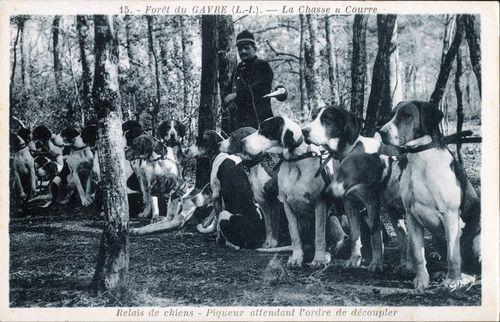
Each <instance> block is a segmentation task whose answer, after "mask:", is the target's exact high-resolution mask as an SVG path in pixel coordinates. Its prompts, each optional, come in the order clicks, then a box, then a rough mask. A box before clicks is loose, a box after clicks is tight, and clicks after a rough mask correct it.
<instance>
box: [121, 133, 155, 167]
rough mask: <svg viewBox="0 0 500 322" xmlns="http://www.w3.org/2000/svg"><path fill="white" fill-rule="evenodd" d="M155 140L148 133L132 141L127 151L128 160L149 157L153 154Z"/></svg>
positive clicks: (126, 157)
mask: <svg viewBox="0 0 500 322" xmlns="http://www.w3.org/2000/svg"><path fill="white" fill-rule="evenodd" d="M154 148H155V142H154V141H153V138H151V137H150V136H149V135H147V134H142V135H139V136H138V137H136V138H135V139H134V140H133V141H132V145H131V146H130V148H129V149H127V151H125V159H127V160H128V161H131V160H136V159H143V160H144V159H147V158H149V157H150V156H151V155H152V154H153V150H154Z"/></svg>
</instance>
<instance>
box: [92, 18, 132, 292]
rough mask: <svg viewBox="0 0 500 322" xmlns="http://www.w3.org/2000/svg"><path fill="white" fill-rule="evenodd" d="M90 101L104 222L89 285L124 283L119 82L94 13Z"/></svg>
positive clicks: (108, 32)
mask: <svg viewBox="0 0 500 322" xmlns="http://www.w3.org/2000/svg"><path fill="white" fill-rule="evenodd" d="M94 23H95V47H94V50H95V72H94V88H93V99H94V103H95V108H96V112H97V119H98V141H97V147H98V155H99V166H100V171H101V183H100V188H101V189H102V191H103V199H104V200H103V211H104V214H105V216H106V223H105V226H104V231H103V234H102V238H101V244H100V248H99V255H98V258H97V264H96V270H95V273H94V278H93V281H92V289H93V290H94V291H95V292H96V293H97V292H99V291H103V290H107V289H114V288H118V287H120V288H121V287H124V288H125V287H127V283H128V273H129V249H128V245H129V237H128V201H127V194H126V186H125V163H124V161H123V160H125V155H124V146H123V140H122V128H121V124H122V112H121V106H120V105H121V104H120V91H119V85H118V66H117V65H118V59H119V58H118V40H117V38H116V34H115V30H116V29H115V28H114V26H113V21H112V20H110V17H109V16H103V15H96V16H94Z"/></svg>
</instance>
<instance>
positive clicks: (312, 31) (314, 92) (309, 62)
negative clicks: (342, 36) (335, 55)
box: [304, 15, 321, 111]
mask: <svg viewBox="0 0 500 322" xmlns="http://www.w3.org/2000/svg"><path fill="white" fill-rule="evenodd" d="M306 19H307V28H308V31H309V39H308V40H309V41H307V42H306V45H305V49H306V50H305V55H304V58H305V63H306V72H305V82H306V90H307V98H308V104H307V105H308V110H309V111H310V110H313V109H315V108H318V107H320V105H321V98H320V91H319V89H320V85H321V81H320V80H319V73H318V70H319V63H318V59H317V58H318V57H319V55H318V51H317V46H316V34H317V30H318V22H317V20H316V16H315V15H306Z"/></svg>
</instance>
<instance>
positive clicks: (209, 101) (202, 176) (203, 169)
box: [196, 15, 218, 188]
mask: <svg viewBox="0 0 500 322" xmlns="http://www.w3.org/2000/svg"><path fill="white" fill-rule="evenodd" d="M217 43H218V32H217V16H214V15H203V16H202V17H201V88H200V108H199V110H198V137H197V142H199V141H200V140H201V138H202V137H203V134H204V133H205V131H207V130H215V114H216V111H217ZM209 180H210V161H209V160H208V159H205V158H202V159H198V162H197V164H196V187H199V188H201V187H203V186H204V185H205V184H206V183H208V181H209Z"/></svg>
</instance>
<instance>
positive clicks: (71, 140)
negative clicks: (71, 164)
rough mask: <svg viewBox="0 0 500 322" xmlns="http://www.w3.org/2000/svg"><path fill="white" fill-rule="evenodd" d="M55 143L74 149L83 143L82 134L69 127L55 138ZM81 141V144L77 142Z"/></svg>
mask: <svg viewBox="0 0 500 322" xmlns="http://www.w3.org/2000/svg"><path fill="white" fill-rule="evenodd" d="M53 140H54V142H55V143H56V145H65V146H69V147H73V146H75V145H77V144H79V143H82V144H83V142H81V137H80V132H78V130H76V129H75V128H73V127H67V128H65V129H64V130H62V131H61V133H59V135H56V136H54V139H53ZM77 140H78V141H80V142H77Z"/></svg>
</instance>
